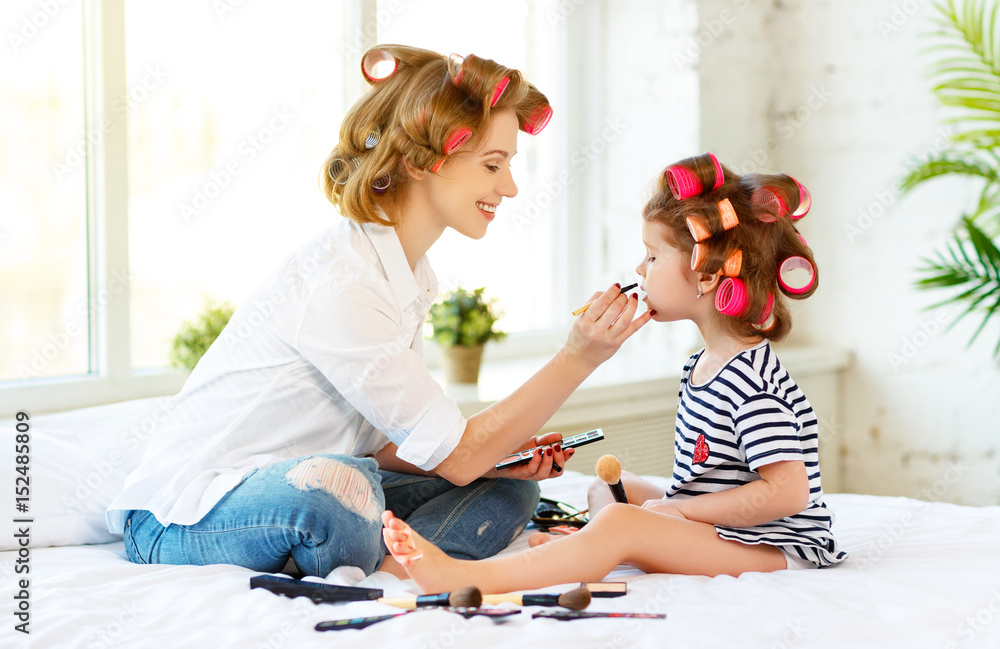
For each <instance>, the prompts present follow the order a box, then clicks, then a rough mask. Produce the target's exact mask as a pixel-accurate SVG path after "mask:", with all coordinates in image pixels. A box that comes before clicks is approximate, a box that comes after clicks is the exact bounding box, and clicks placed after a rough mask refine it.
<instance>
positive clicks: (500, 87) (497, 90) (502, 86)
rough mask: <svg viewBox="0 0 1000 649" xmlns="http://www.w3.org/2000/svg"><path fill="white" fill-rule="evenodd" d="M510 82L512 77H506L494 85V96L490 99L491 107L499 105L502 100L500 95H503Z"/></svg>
mask: <svg viewBox="0 0 1000 649" xmlns="http://www.w3.org/2000/svg"><path fill="white" fill-rule="evenodd" d="M509 84H510V77H504V78H503V79H500V81H498V82H497V85H495V86H494V87H493V97H492V98H491V99H490V108H493V107H494V106H496V105H497V102H498V101H500V97H501V96H502V95H503V91H504V90H506V89H507V86H508V85H509Z"/></svg>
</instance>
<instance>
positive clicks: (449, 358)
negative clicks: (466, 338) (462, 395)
mask: <svg viewBox="0 0 1000 649" xmlns="http://www.w3.org/2000/svg"><path fill="white" fill-rule="evenodd" d="M443 351H444V368H445V376H446V377H447V379H448V381H449V382H450V383H477V382H478V381H479V366H480V364H481V363H482V361H483V346H482V345H476V346H475V347H461V346H459V345H454V346H452V347H445V348H444V349H443Z"/></svg>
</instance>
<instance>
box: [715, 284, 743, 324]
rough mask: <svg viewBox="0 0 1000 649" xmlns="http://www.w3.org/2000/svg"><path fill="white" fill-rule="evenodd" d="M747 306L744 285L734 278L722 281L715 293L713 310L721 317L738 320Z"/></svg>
mask: <svg viewBox="0 0 1000 649" xmlns="http://www.w3.org/2000/svg"><path fill="white" fill-rule="evenodd" d="M749 304H750V297H749V296H748V295H747V287H746V284H744V283H743V282H742V281H741V280H739V279H736V278H735V277H727V278H726V279H724V280H722V283H721V284H719V288H718V289H717V290H716V291H715V308H716V309H718V310H719V313H721V314H722V315H728V316H732V317H734V318H738V317H740V316H741V315H743V313H744V312H745V311H746V309H747V306H748V305H749Z"/></svg>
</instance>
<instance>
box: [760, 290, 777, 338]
mask: <svg viewBox="0 0 1000 649" xmlns="http://www.w3.org/2000/svg"><path fill="white" fill-rule="evenodd" d="M773 309H774V293H772V292H770V291H768V292H767V302H766V303H765V304H764V310H763V311H761V312H760V320H758V321H757V324H759V325H762V324H764V323H765V322H767V319H768V318H770V317H771V311H772V310H773ZM771 324H772V325H773V324H774V323H773V322H772V323H771ZM767 329H770V327H765V331H766V330H767Z"/></svg>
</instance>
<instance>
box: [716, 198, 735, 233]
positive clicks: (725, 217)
mask: <svg viewBox="0 0 1000 649" xmlns="http://www.w3.org/2000/svg"><path fill="white" fill-rule="evenodd" d="M719 216H720V217H722V227H723V228H725V229H726V230H732V229H733V228H735V227H736V226H737V225H739V224H740V220H739V218H738V217H737V216H736V209H735V208H734V207H733V204H732V203H730V202H729V199H728V198H723V199H722V200H721V201H719Z"/></svg>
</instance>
